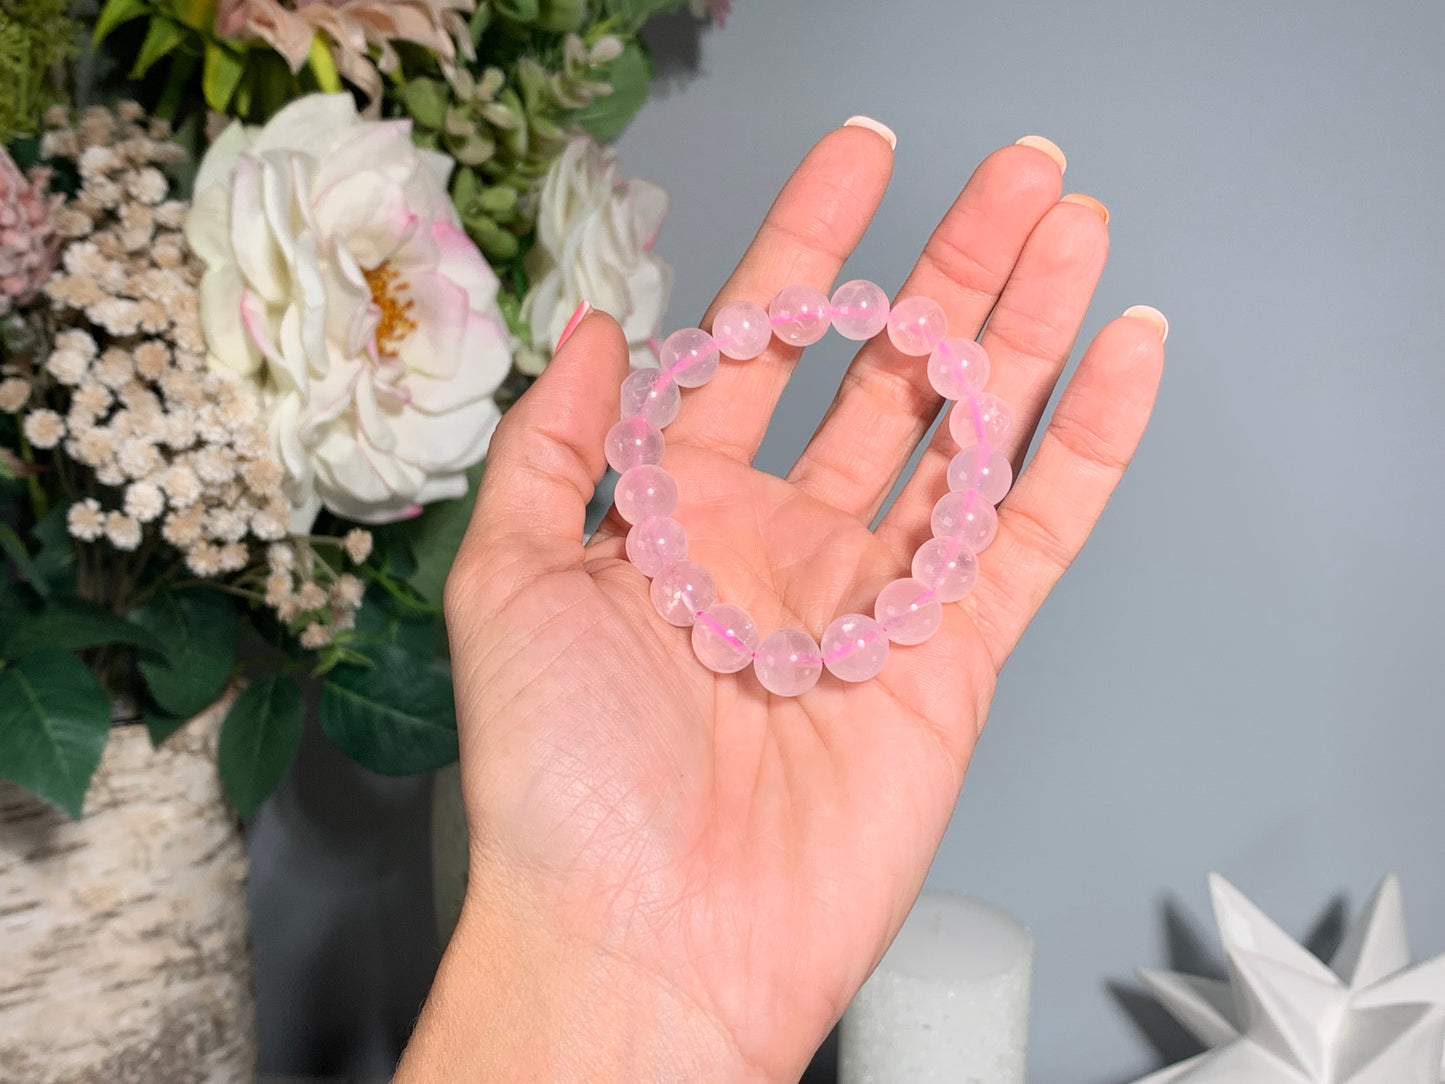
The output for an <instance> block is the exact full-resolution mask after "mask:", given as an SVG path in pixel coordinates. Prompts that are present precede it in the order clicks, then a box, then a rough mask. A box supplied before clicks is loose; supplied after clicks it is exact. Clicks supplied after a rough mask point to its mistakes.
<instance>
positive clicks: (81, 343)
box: [55, 327, 96, 361]
mask: <svg viewBox="0 0 1445 1084" xmlns="http://www.w3.org/2000/svg"><path fill="white" fill-rule="evenodd" d="M55 345H56V348H57V349H60V350H74V351H75V352H76V353H77V354H81V355H83V356H84V358H85V360H86V361H91V360H92V359H94V357H95V356H96V345H95V339H93V338H92V337H91V335H90V332H88V331H83V330H82V329H80V328H78V327H73V328H69V329H67V330H65V331H62V332H60V333H58V334H57V335H56V336H55Z"/></svg>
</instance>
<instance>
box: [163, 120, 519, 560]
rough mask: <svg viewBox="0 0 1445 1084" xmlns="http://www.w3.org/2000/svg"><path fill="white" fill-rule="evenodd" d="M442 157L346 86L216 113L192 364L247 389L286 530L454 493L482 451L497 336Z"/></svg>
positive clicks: (199, 238)
mask: <svg viewBox="0 0 1445 1084" xmlns="http://www.w3.org/2000/svg"><path fill="white" fill-rule="evenodd" d="M451 165H452V163H451V159H449V158H447V157H446V156H444V155H441V154H437V153H434V152H431V151H425V150H420V149H418V148H417V147H416V146H415V145H413V143H412V141H411V122H410V121H368V120H363V119H362V118H360V117H359V116H358V115H357V113H356V107H355V105H354V104H353V102H352V100H351V97H350V96H349V95H346V94H312V95H308V96H306V97H304V98H300V99H298V100H297V101H295V102H292V103H291V104H290V105H288V106H287V107H286V108H284V109H282V110H281V111H280V112H279V113H277V114H276V115H275V116H274V117H272V118H271V120H270V121H269V122H268V123H267V124H266V125H265V126H264V127H262V128H245V127H242V126H241V125H240V124H233V125H231V127H229V128H227V129H226V130H225V131H224V132H223V133H222V134H221V136H220V137H219V138H218V139H217V140H216V142H215V143H213V144H212V145H211V148H210V150H209V151H207V152H206V156H205V158H204V159H203V160H202V162H201V167H200V172H199V174H198V175H197V177H196V197H195V201H194V204H193V206H192V209H191V213H190V217H189V218H188V219H187V222H186V238H187V240H189V241H190V243H191V246H192V247H193V248H194V249H195V251H196V253H197V254H198V255H199V256H200V257H201V259H202V260H204V261H205V263H206V274H205V277H204V278H203V279H202V281H201V324H202V327H203V328H204V331H205V337H206V344H207V348H208V350H209V353H208V356H207V363H208V364H209V365H210V367H211V368H213V369H223V370H230V371H232V372H234V373H236V374H238V375H239V376H240V377H241V379H242V383H243V385H245V386H246V387H247V388H248V389H249V390H250V391H251V392H252V393H253V394H255V395H256V396H257V397H258V398H259V400H260V403H261V407H262V413H263V416H264V417H265V419H266V424H267V427H268V432H269V435H270V440H271V444H272V447H273V450H274V451H275V454H276V457H277V459H279V460H280V462H281V464H282V465H283V466H284V467H285V469H286V482H285V491H286V494H287V497H288V498H289V500H290V501H291V504H292V507H293V514H292V522H291V529H292V530H293V531H295V532H296V533H305V531H306V530H307V529H308V528H309V527H310V525H311V522H312V520H313V519H314V518H315V516H316V513H317V511H318V510H319V508H320V507H321V506H322V505H324V506H325V507H327V508H329V509H331V510H332V511H333V512H336V513H337V514H338V515H342V516H346V517H348V518H350V519H355V520H359V521H361V522H363V523H384V522H388V521H391V520H396V519H402V518H405V517H407V516H409V515H414V514H416V513H417V512H419V511H420V509H421V506H422V505H423V504H426V503H427V502H429V501H435V500H441V499H444V498H448V497H460V496H461V495H462V494H464V493H465V492H466V490H467V478H466V469H467V468H468V467H470V466H471V465H472V464H474V463H476V462H477V461H478V460H480V459H481V458H482V457H483V456H484V455H485V454H486V450H487V443H488V441H490V439H491V435H492V430H493V429H494V428H495V427H496V423H497V419H498V416H499V413H498V410H497V406H496V404H495V402H493V400H492V393H493V392H494V391H495V390H496V389H497V386H498V385H499V384H500V383H501V381H502V379H503V377H505V376H506V374H507V370H508V369H509V367H510V364H511V337H510V335H509V333H508V331H507V326H506V323H505V321H504V320H503V319H502V315H501V312H500V310H499V309H498V308H497V302H496V297H497V277H496V275H495V274H494V273H493V272H492V269H491V268H490V267H489V266H488V265H487V262H486V260H484V259H483V258H482V256H481V254H480V253H478V251H477V249H476V246H475V245H473V244H472V243H471V241H470V240H469V239H468V238H467V236H466V234H465V233H463V232H462V229H461V225H460V221H459V219H458V218H457V214H456V211H455V210H454V209H453V208H452V204H451V200H450V199H449V198H448V196H447V190H446V180H447V174H448V173H449V172H450V170H451Z"/></svg>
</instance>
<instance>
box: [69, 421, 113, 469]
mask: <svg viewBox="0 0 1445 1084" xmlns="http://www.w3.org/2000/svg"><path fill="white" fill-rule="evenodd" d="M66 451H68V452H69V453H70V457H71V458H72V459H74V460H75V461H76V462H78V463H82V464H84V465H85V466H87V467H99V466H101V465H102V464H103V463H108V462H109V461H110V459H111V457H113V456H114V455H115V441H113V440H112V439H111V436H110V430H109V429H106V428H104V427H103V426H95V425H92V426H90V427H89V428H87V429H85V430H84V431H83V432H81V433H80V434H79V435H77V436H75V437H74V438H73V439H72V440H70V441H68V442H67V443H66Z"/></svg>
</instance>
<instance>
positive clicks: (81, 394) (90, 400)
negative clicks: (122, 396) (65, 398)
mask: <svg viewBox="0 0 1445 1084" xmlns="http://www.w3.org/2000/svg"><path fill="white" fill-rule="evenodd" d="M113 402H114V397H113V396H112V395H111V394H110V389H109V388H106V387H103V386H102V385H100V384H84V385H82V386H81V387H79V388H77V389H76V390H75V393H74V394H73V395H71V397H70V410H71V413H77V412H78V413H80V414H85V415H88V416H90V417H91V418H98V417H100V415H102V414H104V413H105V412H106V411H108V410H110V408H111V404H112V403H113Z"/></svg>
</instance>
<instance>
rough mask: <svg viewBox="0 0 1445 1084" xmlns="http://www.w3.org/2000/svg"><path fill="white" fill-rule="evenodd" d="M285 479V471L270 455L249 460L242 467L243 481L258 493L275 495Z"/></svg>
mask: <svg viewBox="0 0 1445 1084" xmlns="http://www.w3.org/2000/svg"><path fill="white" fill-rule="evenodd" d="M285 478H286V471H285V469H284V468H283V467H282V466H281V464H280V463H278V462H277V461H276V460H275V459H273V458H272V457H271V456H269V455H267V456H262V457H261V458H260V459H251V460H247V461H246V463H245V465H243V466H242V467H241V480H242V481H244V482H245V483H246V485H247V487H248V488H250V489H252V490H254V491H255V492H257V493H274V492H275V491H276V490H278V489H280V488H281V483H282V482H283V481H284V480H285Z"/></svg>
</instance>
